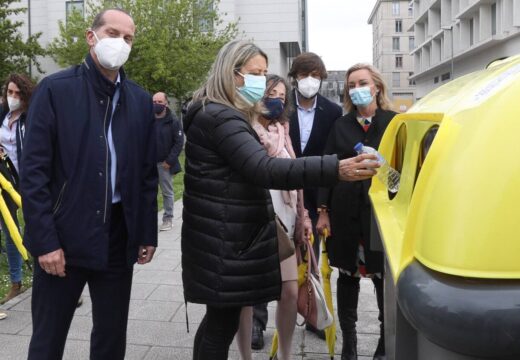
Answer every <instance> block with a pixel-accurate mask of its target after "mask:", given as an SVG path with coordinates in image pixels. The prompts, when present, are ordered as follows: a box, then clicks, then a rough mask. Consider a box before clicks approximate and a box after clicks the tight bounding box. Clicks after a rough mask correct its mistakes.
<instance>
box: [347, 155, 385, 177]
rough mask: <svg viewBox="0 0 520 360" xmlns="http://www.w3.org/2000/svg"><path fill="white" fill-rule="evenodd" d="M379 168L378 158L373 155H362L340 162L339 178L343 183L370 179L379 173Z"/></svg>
mask: <svg viewBox="0 0 520 360" xmlns="http://www.w3.org/2000/svg"><path fill="white" fill-rule="evenodd" d="M365 160H374V161H365ZM379 166H380V165H379V163H378V162H377V156H376V155H373V154H361V155H358V156H355V157H351V158H348V159H343V160H340V161H339V171H338V178H339V179H340V180H341V181H359V180H366V179H370V178H371V177H372V176H374V175H375V174H376V173H377V168H378V167H379Z"/></svg>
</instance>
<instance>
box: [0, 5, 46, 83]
mask: <svg viewBox="0 0 520 360" xmlns="http://www.w3.org/2000/svg"><path fill="white" fill-rule="evenodd" d="M18 2H20V0H0V79H5V78H6V77H7V75H9V74H10V73H13V72H21V73H28V72H29V65H30V64H33V65H35V66H36V68H37V69H38V71H39V72H40V73H41V72H42V70H41V68H40V63H39V62H38V61H37V56H43V55H45V54H46V53H45V50H44V49H43V48H42V47H41V46H40V44H39V43H38V39H39V38H40V36H41V33H37V34H33V35H31V36H29V37H28V38H27V39H25V40H24V39H23V36H22V34H21V33H20V31H19V27H20V26H22V24H23V22H22V21H13V20H12V17H13V16H16V15H18V14H23V13H25V12H26V11H27V9H26V8H23V7H17V8H15V7H12V4H14V3H18ZM0 81H1V80H0Z"/></svg>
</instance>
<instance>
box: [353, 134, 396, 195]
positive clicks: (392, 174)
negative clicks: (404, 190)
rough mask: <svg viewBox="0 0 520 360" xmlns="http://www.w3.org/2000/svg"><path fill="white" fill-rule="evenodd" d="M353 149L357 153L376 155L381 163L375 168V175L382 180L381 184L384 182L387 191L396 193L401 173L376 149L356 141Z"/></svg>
mask: <svg viewBox="0 0 520 360" xmlns="http://www.w3.org/2000/svg"><path fill="white" fill-rule="evenodd" d="M354 150H355V151H356V152H357V153H358V154H373V155H376V156H377V161H378V162H379V165H381V166H380V167H379V168H378V169H377V177H378V178H379V179H380V180H381V181H382V182H383V184H385V186H386V187H387V189H388V191H390V192H391V193H396V192H397V191H398V190H399V179H400V178H401V174H399V172H398V171H397V170H395V169H394V168H392V167H391V166H390V165H389V164H388V162H387V161H386V160H385V158H384V157H383V156H382V155H381V154H380V153H379V152H378V151H377V150H376V149H374V148H372V147H370V146H365V145H363V144H362V143H357V144H356V146H354ZM365 161H366V160H365ZM368 161H373V160H368Z"/></svg>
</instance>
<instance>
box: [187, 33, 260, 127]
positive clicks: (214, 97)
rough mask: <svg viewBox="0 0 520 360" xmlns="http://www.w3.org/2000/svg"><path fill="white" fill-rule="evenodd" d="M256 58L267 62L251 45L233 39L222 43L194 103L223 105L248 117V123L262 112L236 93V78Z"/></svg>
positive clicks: (257, 106) (256, 47)
mask: <svg viewBox="0 0 520 360" xmlns="http://www.w3.org/2000/svg"><path fill="white" fill-rule="evenodd" d="M257 55H261V56H263V57H264V58H265V60H266V62H267V61H268V58H267V54H266V53H264V52H263V51H262V50H261V49H260V48H259V47H258V46H256V45H255V44H253V43H251V42H247V41H241V40H234V41H230V42H228V43H227V44H225V45H224V46H223V47H222V48H221V49H220V51H219V52H218V54H217V57H216V59H215V62H214V63H213V65H212V66H211V70H210V71H209V75H208V79H207V80H206V82H205V83H204V85H202V87H201V88H200V89H198V90H197V91H195V93H194V94H193V102H195V101H202V102H203V103H206V102H215V103H219V104H222V105H226V106H229V107H230V108H233V109H235V110H237V111H240V112H241V113H243V114H245V115H247V117H248V120H251V119H252V118H253V117H254V116H255V115H256V114H259V113H260V112H261V105H255V104H253V105H251V104H250V103H248V102H247V101H246V100H244V99H243V98H242V97H241V96H239V95H238V94H237V90H236V85H235V75H236V72H237V71H239V70H240V68H241V67H242V66H244V64H245V63H247V62H248V61H249V60H250V59H251V58H253V57H255V56H257Z"/></svg>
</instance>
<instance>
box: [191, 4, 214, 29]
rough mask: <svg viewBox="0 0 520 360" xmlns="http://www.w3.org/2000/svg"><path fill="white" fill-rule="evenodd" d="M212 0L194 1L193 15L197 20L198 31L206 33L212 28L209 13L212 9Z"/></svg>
mask: <svg viewBox="0 0 520 360" xmlns="http://www.w3.org/2000/svg"><path fill="white" fill-rule="evenodd" d="M213 5H214V4H213V1H207V2H206V1H204V0H197V1H196V2H194V4H193V7H194V10H193V17H194V18H195V19H196V21H198V23H199V26H200V31H202V32H204V33H207V32H210V31H211V30H213V27H214V26H213V17H212V15H211V13H212V12H213V11H214V6H213Z"/></svg>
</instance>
